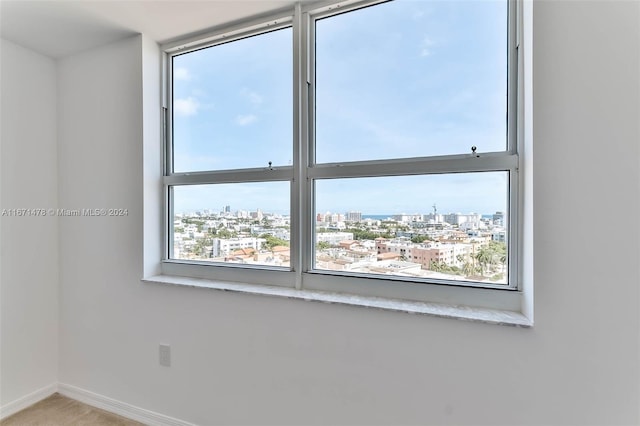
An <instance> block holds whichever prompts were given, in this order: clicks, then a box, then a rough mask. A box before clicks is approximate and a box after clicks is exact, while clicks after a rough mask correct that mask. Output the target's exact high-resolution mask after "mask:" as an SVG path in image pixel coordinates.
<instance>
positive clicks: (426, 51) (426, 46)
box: [420, 37, 436, 57]
mask: <svg viewBox="0 0 640 426" xmlns="http://www.w3.org/2000/svg"><path fill="white" fill-rule="evenodd" d="M435 44H436V43H435V42H434V41H433V40H431V39H430V38H429V37H425V38H424V39H423V40H422V49H421V50H420V56H423V57H424V56H430V55H431V47H433V46H435Z"/></svg>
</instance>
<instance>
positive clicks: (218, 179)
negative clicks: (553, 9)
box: [161, 0, 522, 311]
mask: <svg viewBox="0 0 640 426" xmlns="http://www.w3.org/2000/svg"><path fill="white" fill-rule="evenodd" d="M386 1H387V0H364V1H362V0H347V1H342V2H338V3H336V2H335V1H328V2H320V3H318V2H316V3H312V4H306V3H305V4H301V3H298V4H296V5H295V7H294V8H293V9H290V10H287V11H282V12H279V13H276V14H272V15H269V16H262V17H259V18H256V19H252V20H248V21H244V22H239V23H237V24H235V25H231V26H227V27H225V28H220V29H218V30H213V31H211V32H209V33H207V34H205V35H200V36H195V37H192V38H189V39H184V40H180V41H177V42H174V43H170V44H167V45H164V46H162V47H161V48H162V50H163V52H164V55H163V62H164V63H163V72H164V93H163V107H164V111H165V118H164V121H165V145H166V148H165V161H164V167H165V170H164V177H163V185H164V196H165V197H164V206H165V207H164V220H165V223H164V229H165V232H166V235H165V238H164V241H165V247H164V257H163V259H162V262H161V270H162V274H163V275H168V276H177V277H194V278H203V279H207V280H211V281H213V282H236V283H246V284H252V285H264V286H281V287H288V288H291V289H295V290H299V291H303V292H304V291H308V292H314V291H323V292H336V293H346V294H354V295H363V296H374V297H383V298H388V299H403V300H412V301H428V302H436V303H455V304H458V305H468V306H477V307H485V308H492V309H502V310H509V311H520V309H521V291H522V284H521V283H522V268H521V262H522V257H521V253H522V238H521V236H522V220H521V213H520V212H521V209H522V190H521V185H522V182H520V179H519V177H518V175H519V169H520V166H521V161H522V159H521V157H520V156H519V155H518V152H522V130H521V129H519V123H520V121H521V118H522V111H521V108H519V106H520V105H521V101H522V100H521V90H520V87H521V81H520V79H521V75H522V70H521V59H520V58H519V56H520V54H519V50H518V49H519V45H520V31H521V29H520V25H521V24H520V22H521V11H520V9H521V7H520V4H521V3H520V0H509V13H508V16H509V22H508V31H509V36H508V67H509V71H508V73H507V74H508V100H507V102H508V126H507V128H508V136H507V149H506V150H505V151H503V152H490V153H479V154H478V155H473V154H471V153H469V154H460V155H447V156H434V157H421V158H404V159H392V160H373V161H357V162H345V163H331V164H315V163H314V158H313V149H312V144H313V138H314V131H313V129H314V125H315V124H314V119H315V117H314V114H313V113H312V112H313V110H312V107H311V105H314V102H315V100H314V95H315V70H314V68H313V64H314V60H313V58H314V56H315V52H314V50H313V49H314V43H313V40H314V36H315V34H314V33H315V22H316V21H317V20H319V19H323V18H326V17H330V16H332V15H337V14H340V13H344V12H347V11H351V10H355V9H359V8H361V7H366V6H372V5H375V4H378V3H384V2H386ZM285 27H292V29H293V31H292V33H293V68H294V69H293V82H292V83H293V99H292V102H293V129H292V130H293V133H292V134H293V147H292V149H293V158H294V159H296V160H297V161H294V164H293V166H283V167H273V169H270V168H269V167H265V168H253V169H242V170H223V171H209V172H186V173H173V172H172V171H171V170H172V169H171V165H172V158H171V137H170V135H172V129H171V117H172V110H171V102H170V96H171V93H172V87H171V84H172V76H171V58H172V57H173V56H175V55H179V54H183V53H186V52H190V51H195V50H198V49H202V48H205V47H210V46H215V45H217V44H222V43H227V42H232V41H235V40H239V39H242V38H245V37H250V36H254V35H259V34H261V33H266V32H270V31H273V30H276V29H281V28H285ZM485 171H486V172H489V171H508V172H509V211H508V218H509V231H508V232H509V247H508V253H509V268H508V270H509V280H508V282H509V285H503V284H502V285H497V284H487V283H477V282H467V281H449V280H428V282H423V281H421V282H416V281H415V280H409V279H404V278H401V277H394V278H389V277H386V276H385V277H381V276H376V275H369V276H367V275H363V274H358V275H349V274H345V273H342V272H340V273H335V272H331V271H324V270H313V269H312V265H313V250H314V244H312V240H313V235H314V232H315V229H314V228H315V225H314V221H313V213H314V205H313V203H314V201H313V199H314V197H313V182H314V179H319V178H349V177H373V176H403V175H417V174H420V175H426V174H442V173H456V172H485ZM257 181H289V182H290V184H291V209H290V214H291V269H290V270H286V269H284V268H271V267H265V266H247V265H242V266H238V265H227V264H224V265H222V264H215V265H212V264H211V263H210V262H203V261H187V260H177V259H169V253H170V250H171V246H170V245H171V244H172V241H173V235H172V227H171V223H172V217H173V212H172V211H171V202H170V197H171V186H172V185H186V184H211V183H235V182H257ZM390 283H392V285H390Z"/></svg>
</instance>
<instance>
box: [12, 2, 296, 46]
mask: <svg viewBox="0 0 640 426" xmlns="http://www.w3.org/2000/svg"><path fill="white" fill-rule="evenodd" d="M293 4H294V1H289V0H235V1H234V0H200V1H193V0H168V1H157V0H156V1H153V0H137V1H130V0H129V1H127V0H125V1H118V0H110V1H105V0H98V1H91V0H45V1H41V0H37V1H32V0H0V36H1V37H2V38H4V39H6V40H9V41H12V42H14V43H16V44H19V45H21V46H23V47H27V48H29V49H31V50H34V51H36V52H39V53H42V54H44V55H47V56H50V57H53V58H61V57H64V56H68V55H72V54H75V53H78V52H81V51H83V50H87V49H91V48H94V47H97V46H101V45H104V44H107V43H111V42H114V41H116V40H119V39H122V38H125V37H128V36H131V35H134V34H138V33H143V34H146V35H147V36H149V37H151V38H152V39H153V40H155V41H157V42H158V43H164V42H167V41H171V40H175V39H176V38H180V37H183V36H185V35H188V34H192V33H197V32H201V31H203V30H206V29H208V28H212V27H216V26H219V25H221V24H224V23H228V22H233V21H238V20H241V19H244V18H248V17H251V16H255V15H260V14H264V13H268V12H270V11H275V10H278V9H282V8H285V7H290V6H292V5H293Z"/></svg>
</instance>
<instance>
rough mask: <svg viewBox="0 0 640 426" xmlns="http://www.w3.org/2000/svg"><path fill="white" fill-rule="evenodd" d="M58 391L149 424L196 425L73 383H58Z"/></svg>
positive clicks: (156, 425)
mask: <svg viewBox="0 0 640 426" xmlns="http://www.w3.org/2000/svg"><path fill="white" fill-rule="evenodd" d="M58 393H60V395H64V396H66V397H69V398H71V399H75V400H77V401H80V402H84V403H85V404H87V405H91V406H93V407H96V408H101V409H103V410H106V411H109V412H111V413H114V414H118V415H120V416H122V417H126V418H129V419H131V420H136V421H139V422H142V423H144V424H147V425H149V426H195V425H194V424H193V423H188V422H185V421H182V420H178V419H174V418H173V417H169V416H165V415H163V414H158V413H155V412H153V411H149V410H145V409H144V408H139V407H136V406H133V405H131V404H127V403H126V402H121V401H118V400H115V399H112V398H109V397H106V396H103V395H99V394H97V393H93V392H90V391H88V390H84V389H81V388H78V387H75V386H72V385H67V384H64V383H58Z"/></svg>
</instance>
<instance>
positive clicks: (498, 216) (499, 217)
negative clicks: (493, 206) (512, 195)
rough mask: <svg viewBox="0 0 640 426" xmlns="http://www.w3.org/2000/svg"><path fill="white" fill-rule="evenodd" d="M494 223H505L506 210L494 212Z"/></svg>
mask: <svg viewBox="0 0 640 426" xmlns="http://www.w3.org/2000/svg"><path fill="white" fill-rule="evenodd" d="M493 224H494V225H501V226H503V225H504V212H495V213H494V214H493Z"/></svg>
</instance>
